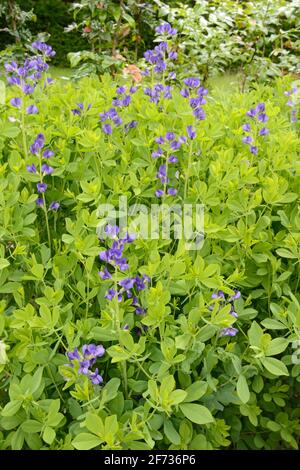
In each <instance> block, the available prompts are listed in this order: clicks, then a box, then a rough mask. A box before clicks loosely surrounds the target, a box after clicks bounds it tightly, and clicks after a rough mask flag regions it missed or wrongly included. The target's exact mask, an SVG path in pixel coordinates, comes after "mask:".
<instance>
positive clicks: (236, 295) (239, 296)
mask: <svg viewBox="0 0 300 470" xmlns="http://www.w3.org/2000/svg"><path fill="white" fill-rule="evenodd" d="M234 292H235V294H234V295H232V296H231V297H230V299H229V301H230V302H231V301H232V300H238V299H240V298H241V295H242V294H241V293H240V291H239V290H237V289H234Z"/></svg>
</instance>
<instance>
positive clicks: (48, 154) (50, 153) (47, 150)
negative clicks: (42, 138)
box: [43, 149, 54, 158]
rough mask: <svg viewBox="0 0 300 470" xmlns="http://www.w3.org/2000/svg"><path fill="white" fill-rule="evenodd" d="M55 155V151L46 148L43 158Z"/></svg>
mask: <svg viewBox="0 0 300 470" xmlns="http://www.w3.org/2000/svg"><path fill="white" fill-rule="evenodd" d="M53 156H54V152H52V150H49V149H46V150H45V151H44V153H43V158H51V157H53Z"/></svg>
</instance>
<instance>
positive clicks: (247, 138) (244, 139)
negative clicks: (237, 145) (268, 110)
mask: <svg viewBox="0 0 300 470" xmlns="http://www.w3.org/2000/svg"><path fill="white" fill-rule="evenodd" d="M242 141H243V142H244V144H251V142H253V137H251V135H247V136H246V137H243V138H242Z"/></svg>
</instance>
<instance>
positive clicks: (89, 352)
mask: <svg viewBox="0 0 300 470" xmlns="http://www.w3.org/2000/svg"><path fill="white" fill-rule="evenodd" d="M82 353H83V355H84V356H85V358H86V357H88V358H95V357H102V356H104V354H105V349H104V347H103V346H102V344H99V345H96V344H93V343H91V344H84V345H83V346H82Z"/></svg>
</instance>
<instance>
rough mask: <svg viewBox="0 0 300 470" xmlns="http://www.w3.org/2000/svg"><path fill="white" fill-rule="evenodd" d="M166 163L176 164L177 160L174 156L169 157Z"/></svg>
mask: <svg viewBox="0 0 300 470" xmlns="http://www.w3.org/2000/svg"><path fill="white" fill-rule="evenodd" d="M168 161H169V163H177V162H178V158H177V157H175V155H170V156H169V158H168Z"/></svg>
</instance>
